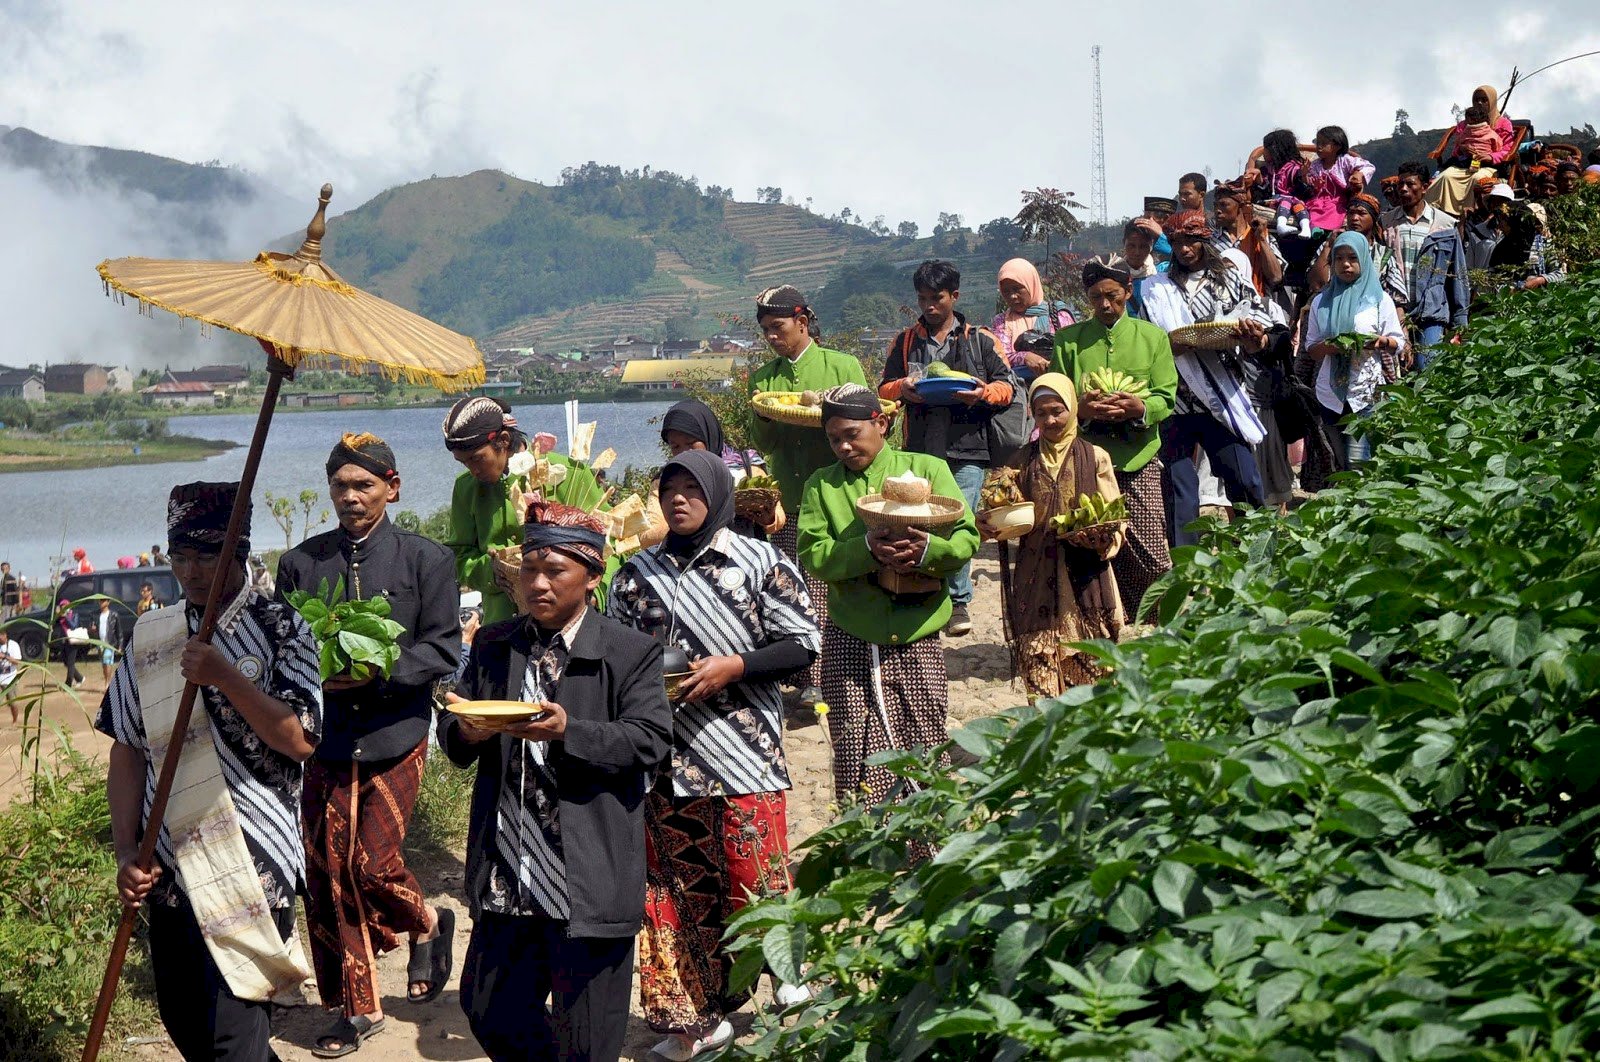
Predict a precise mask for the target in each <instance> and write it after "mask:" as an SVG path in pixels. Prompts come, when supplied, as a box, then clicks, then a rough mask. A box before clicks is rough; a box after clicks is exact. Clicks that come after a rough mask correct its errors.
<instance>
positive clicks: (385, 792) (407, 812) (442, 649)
mask: <svg viewBox="0 0 1600 1062" xmlns="http://www.w3.org/2000/svg"><path fill="white" fill-rule="evenodd" d="M326 471H327V474H328V488H329V493H330V495H331V497H332V499H333V504H334V507H335V509H336V510H337V512H338V514H339V526H338V527H337V528H336V529H334V530H332V531H329V532H326V533H324V534H320V535H315V536H313V537H311V538H308V539H306V541H304V542H302V543H301V544H300V545H299V546H297V547H295V548H294V549H292V550H290V551H289V552H288V553H285V554H284V555H283V559H282V560H281V561H279V562H278V582H277V592H278V594H279V596H280V597H284V598H287V596H288V595H289V594H291V593H293V592H294V591H296V590H305V591H309V592H310V593H313V594H317V593H321V592H322V590H321V586H322V584H323V582H324V581H326V583H327V588H328V589H327V592H328V593H330V594H331V593H333V592H334V590H335V588H337V587H339V586H340V584H342V597H341V600H349V601H354V600H372V599H374V598H380V597H381V598H384V599H386V600H387V601H388V603H389V618H390V619H392V620H394V621H395V622H396V623H399V624H400V626H401V627H403V628H404V630H403V632H402V633H401V634H400V636H399V639H398V641H399V646H400V659H399V660H398V661H396V663H395V665H394V667H393V668H392V669H391V671H390V673H389V676H388V677H387V678H384V677H382V676H369V677H368V678H366V679H362V680H360V681H357V680H355V679H352V678H350V677H349V676H334V677H333V678H331V679H329V680H328V681H327V682H326V683H325V684H324V686H323V706H324V707H323V711H324V728H323V733H322V741H321V743H320V744H319V745H318V746H317V751H316V755H315V756H314V757H313V758H312V760H311V762H310V763H308V764H307V765H306V780H305V799H304V805H303V807H304V811H303V820H304V821H303V827H304V833H305V846H306V856H307V859H306V919H307V922H308V923H309V925H310V928H311V959H312V965H313V967H314V968H315V970H316V974H317V990H318V992H319V993H320V994H321V996H322V1002H323V1005H325V1006H328V1007H330V1008H331V1007H339V1008H340V1009H341V1010H342V1018H341V1020H340V1022H339V1023H338V1024H336V1025H335V1026H334V1027H333V1028H332V1029H331V1030H330V1031H329V1032H328V1034H327V1035H325V1036H322V1037H320V1038H319V1039H318V1042H317V1047H318V1049H319V1051H323V1052H331V1051H338V1050H342V1049H343V1048H344V1047H346V1046H348V1045H351V1044H358V1043H360V1041H361V1040H363V1039H365V1038H366V1037H367V1036H370V1035H372V1034H373V1033H374V1032H376V1031H377V1030H378V1029H379V1028H380V1027H381V1025H382V1022H383V1007H382V1004H381V1002H380V997H379V994H378V964H377V959H378V956H380V955H382V954H383V953H384V952H386V951H390V950H392V949H394V948H395V947H396V946H398V944H399V935H400V934H406V935H407V936H409V938H410V941H411V962H410V965H409V967H408V969H407V980H408V981H409V982H410V984H409V987H408V988H407V998H408V999H409V1000H410V1001H411V1002H413V1003H425V1002H428V1001H430V1000H433V999H435V998H437V997H438V995H439V993H440V992H442V991H444V985H445V981H446V980H447V979H448V978H449V976H450V968H451V966H452V965H453V954H452V950H453V941H452V938H453V934H454V929H455V916H454V914H453V913H451V912H450V911H449V910H447V909H445V910H440V909H436V908H433V907H430V906H429V905H428V904H427V903H426V902H425V900H424V896H423V892H422V887H421V886H420V885H418V884H417V879H416V877H415V876H413V875H412V873H411V871H410V870H409V869H407V867H406V865H405V858H404V853H403V846H404V843H405V836H406V828H407V826H408V824H409V822H410V819H411V811H412V808H413V807H414V806H415V805H416V800H417V793H418V790H419V789H420V788H421V785H422V769H423V765H424V762H425V760H426V757H427V752H428V728H429V724H430V723H431V722H432V719H433V684H434V683H435V682H436V681H438V680H440V679H444V678H449V677H450V676H451V675H453V674H454V673H455V670H456V662H457V659H458V657H459V654H460V652H461V627H460V620H459V612H458V609H457V602H458V600H459V598H458V595H457V591H456V583H455V558H454V556H452V554H451V553H450V551H449V550H448V549H446V548H445V547H444V546H441V545H439V544H438V543H436V542H433V541H431V540H429V539H427V538H424V537H423V536H421V535H416V534H412V533H410V532H407V531H402V530H400V529H399V528H397V527H395V526H394V525H393V524H392V523H390V522H389V519H388V516H387V515H386V511H387V508H388V505H389V504H390V503H391V502H394V501H397V500H399V497H400V476H399V475H398V474H397V472H396V471H395V461H394V453H393V451H392V450H390V449H389V447H388V446H387V445H386V444H385V443H384V442H383V440H381V439H379V438H377V437H376V436H374V435H368V434H362V435H346V436H345V437H344V438H343V439H342V440H340V442H339V444H338V445H337V446H335V447H334V448H333V452H332V453H331V454H329V456H328V462H327V466H326Z"/></svg>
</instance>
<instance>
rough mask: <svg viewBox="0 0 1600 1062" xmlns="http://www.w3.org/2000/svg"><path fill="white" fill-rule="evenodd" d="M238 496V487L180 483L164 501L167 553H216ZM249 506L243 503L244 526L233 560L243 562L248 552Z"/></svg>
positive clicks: (247, 502)
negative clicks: (183, 550)
mask: <svg viewBox="0 0 1600 1062" xmlns="http://www.w3.org/2000/svg"><path fill="white" fill-rule="evenodd" d="M238 496H239V484H237V483H180V484H178V485H177V486H176V487H173V488H172V494H171V496H170V497H169V498H168V499H167V551H168V552H169V553H170V552H172V551H174V550H180V549H198V550H201V551H203V552H206V553H219V552H221V550H222V540H223V539H224V538H226V537H227V535H228V518H229V517H230V516H231V515H232V513H233V503H234V500H235V499H236V498H238ZM251 509H252V505H251V502H250V501H249V499H246V500H245V503H244V524H243V526H242V527H241V528H240V532H239V543H238V545H237V546H235V547H234V556H236V557H238V558H239V559H240V560H243V559H244V558H245V557H246V556H247V555H248V554H249V552H250V516H251Z"/></svg>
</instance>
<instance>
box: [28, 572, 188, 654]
mask: <svg viewBox="0 0 1600 1062" xmlns="http://www.w3.org/2000/svg"><path fill="white" fill-rule="evenodd" d="M145 583H149V584H150V587H151V589H152V590H154V591H155V598H156V600H157V601H158V602H160V603H161V604H162V605H163V606H165V605H170V604H172V603H173V602H174V601H176V600H178V598H180V597H182V596H183V591H182V590H180V589H179V588H178V579H177V576H175V575H173V574H172V569H171V568H168V567H158V568H107V569H106V570H104V571H99V572H93V573H91V574H89V575H69V576H67V577H66V578H65V579H63V580H61V584H60V585H59V586H57V587H55V588H54V589H53V590H51V591H50V592H49V594H48V595H46V594H45V593H44V591H42V590H35V591H34V599H35V600H43V601H44V602H45V605H44V607H42V608H36V609H34V610H33V611H31V612H25V613H23V614H21V615H19V616H13V617H12V618H11V619H9V620H7V621H6V623H5V629H6V630H7V631H8V632H9V633H10V635H11V637H12V638H14V639H16V642H17V645H18V646H19V647H20V648H21V649H22V655H23V658H24V659H27V660H43V659H44V655H45V648H46V646H48V647H49V650H50V655H51V656H60V655H61V637H60V634H59V633H58V632H57V631H56V630H55V629H54V626H53V623H52V620H53V612H54V606H55V603H56V602H57V601H61V600H63V599H65V600H67V601H71V602H72V603H73V608H74V609H76V610H77V612H78V619H79V623H80V624H81V625H82V626H84V627H90V628H91V631H90V633H91V634H92V633H93V630H92V627H93V620H94V616H95V614H96V613H98V612H99V611H100V605H99V602H97V601H86V600H85V598H91V597H95V596H96V595H101V596H104V597H108V598H110V599H111V608H112V609H113V610H114V611H115V612H116V613H117V617H118V620H119V623H120V626H121V628H122V638H123V641H124V644H126V642H127V640H128V639H130V638H132V637H133V621H134V619H135V615H134V611H133V607H134V605H135V604H136V603H137V602H138V600H139V588H140V587H141V586H143V585H144V584H145Z"/></svg>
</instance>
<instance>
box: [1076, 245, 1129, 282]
mask: <svg viewBox="0 0 1600 1062" xmlns="http://www.w3.org/2000/svg"><path fill="white" fill-rule="evenodd" d="M1102 280H1115V281H1116V282H1117V283H1118V284H1121V285H1122V286H1123V287H1125V288H1126V287H1129V286H1130V285H1132V284H1133V268H1132V267H1131V266H1129V265H1128V260H1127V259H1126V258H1124V257H1122V256H1121V255H1120V254H1108V255H1101V256H1100V257H1098V258H1091V259H1089V260H1088V261H1087V262H1085V263H1083V287H1084V290H1085V291H1087V290H1088V289H1089V288H1092V287H1094V286H1095V285H1096V284H1098V283H1100V282H1101V281H1102Z"/></svg>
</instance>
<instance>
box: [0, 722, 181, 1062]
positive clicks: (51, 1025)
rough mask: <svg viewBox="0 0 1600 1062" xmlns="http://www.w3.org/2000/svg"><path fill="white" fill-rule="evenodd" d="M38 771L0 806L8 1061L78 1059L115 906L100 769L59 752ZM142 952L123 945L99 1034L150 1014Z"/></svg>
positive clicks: (111, 1035) (140, 1023) (2, 1016)
mask: <svg viewBox="0 0 1600 1062" xmlns="http://www.w3.org/2000/svg"><path fill="white" fill-rule="evenodd" d="M39 777H40V785H39V787H38V788H37V789H36V790H35V796H34V799H33V800H32V801H26V800H23V799H21V798H19V799H18V800H17V801H16V802H15V803H13V804H12V805H11V806H10V807H9V808H7V809H5V810H4V811H3V812H0V837H4V838H5V850H4V852H0V1044H3V1045H4V1048H3V1051H0V1053H3V1054H4V1056H5V1057H6V1058H8V1059H15V1060H17V1062H57V1060H64V1059H75V1058H77V1057H78V1054H79V1052H80V1051H81V1049H82V1046H83V1037H84V1035H85V1034H86V1033H87V1032H88V1027H89V1018H90V1016H91V1014H92V1013H93V1011H94V1003H95V997H96V996H97V995H98V993H99V991H100V978H101V975H102V974H103V973H104V972H105V964H106V956H107V953H108V952H109V951H110V948H111V938H112V936H113V935H114V934H115V933H116V928H117V921H118V919H119V917H120V916H121V913H122V906H121V904H120V903H119V902H118V900H117V890H116V877H117V865H116V859H115V858H114V857H113V856H112V854H111V839H110V838H111V812H110V809H109V807H108V805H107V804H106V792H105V771H104V769H103V768H101V767H99V766H96V765H94V764H91V763H89V762H88V761H87V760H85V759H83V758H82V757H81V756H79V755H78V754H76V753H72V752H68V753H67V755H66V757H65V758H64V759H63V761H62V762H61V763H60V764H59V765H58V766H57V767H56V769H46V770H45V771H44V772H43V773H42V774H41V775H40V776H39ZM146 956H147V953H146V951H145V949H144V947H143V945H142V944H140V943H139V942H138V941H135V942H134V944H133V946H132V947H130V948H129V950H128V965H127V967H126V968H125V972H124V974H123V985H122V989H121V991H119V993H118V995H117V1003H116V1007H115V1009H113V1011H112V1024H111V1030H110V1032H108V1034H107V1039H108V1041H111V1042H114V1040H115V1036H116V1034H117V1032H118V1030H123V1031H124V1032H126V1031H131V1030H132V1029H135V1028H147V1027H149V1026H150V1025H151V1024H152V1023H153V1022H154V1021H155V1013H154V1005H153V1004H154V1000H153V992H152V989H151V982H150V975H149V968H148V960H147V958H146Z"/></svg>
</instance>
